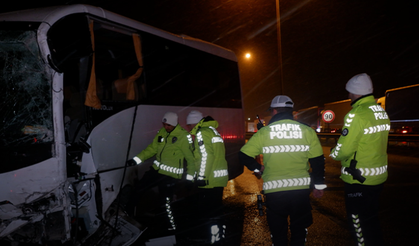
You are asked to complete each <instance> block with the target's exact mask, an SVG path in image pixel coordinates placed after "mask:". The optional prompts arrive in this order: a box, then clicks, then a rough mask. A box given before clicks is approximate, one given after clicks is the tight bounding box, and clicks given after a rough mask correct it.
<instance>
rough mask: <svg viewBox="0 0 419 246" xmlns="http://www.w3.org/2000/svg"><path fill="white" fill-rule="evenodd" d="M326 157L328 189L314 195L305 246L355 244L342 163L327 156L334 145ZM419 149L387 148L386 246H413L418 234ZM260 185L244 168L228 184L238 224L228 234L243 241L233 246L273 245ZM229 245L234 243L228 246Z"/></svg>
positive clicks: (326, 150) (327, 148)
mask: <svg viewBox="0 0 419 246" xmlns="http://www.w3.org/2000/svg"><path fill="white" fill-rule="evenodd" d="M324 145H325V146H324V147H323V151H324V154H325V156H326V173H325V177H326V183H327V185H328V188H327V190H326V192H325V195H324V196H323V197H322V198H321V199H315V198H313V197H311V200H312V207H313V219H314V223H313V225H312V226H311V227H309V230H308V237H307V240H308V242H307V246H318V245H331V246H346V245H352V241H351V238H350V237H349V232H348V227H347V224H346V214H345V203H344V192H343V182H342V181H341V180H340V179H339V175H340V163H339V162H336V161H333V160H332V159H330V158H329V157H328V155H329V152H330V144H324ZM418 150H419V149H418V148H413V147H407V146H395V145H392V146H390V147H389V167H388V171H389V178H388V180H387V182H386V183H385V185H384V190H383V193H382V196H381V210H380V219H381V223H382V229H383V233H384V237H385V242H386V245H398V246H399V245H415V244H417V232H418V231H419V224H418V223H417V221H419V210H418V208H419V197H418V192H417V190H418V188H419V181H418V178H417V177H418V174H419V154H418V152H419V151H418ZM261 187H262V181H261V180H257V179H256V178H255V177H254V176H253V175H252V173H251V172H250V171H248V170H247V169H246V168H245V171H244V173H243V174H242V175H240V176H239V177H237V178H236V179H234V180H232V181H230V182H229V185H228V186H227V187H226V189H225V191H224V201H225V205H226V207H227V208H228V209H229V210H230V212H231V213H234V211H235V213H236V217H234V216H231V214H230V217H232V218H234V219H236V220H237V221H230V222H235V223H232V227H230V233H231V234H230V236H232V237H235V238H236V239H237V238H238V237H239V236H240V240H239V242H234V244H231V245H242V246H244V245H246V246H247V245H272V243H271V241H270V233H269V229H268V226H267V222H266V216H259V215H258V210H257V207H256V206H257V205H256V196H257V194H259V191H260V189H261ZM240 213H242V216H243V226H242V233H241V235H238V234H239V233H240V232H239V231H238V228H239V227H240V226H238V225H239V221H240ZM229 245H230V244H229Z"/></svg>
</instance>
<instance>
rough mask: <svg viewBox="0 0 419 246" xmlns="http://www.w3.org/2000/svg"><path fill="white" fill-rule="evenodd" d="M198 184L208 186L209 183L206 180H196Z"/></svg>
mask: <svg viewBox="0 0 419 246" xmlns="http://www.w3.org/2000/svg"><path fill="white" fill-rule="evenodd" d="M194 183H195V184H196V186H198V187H199V186H206V185H207V181H206V180H195V182H194Z"/></svg>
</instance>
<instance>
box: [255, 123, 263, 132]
mask: <svg viewBox="0 0 419 246" xmlns="http://www.w3.org/2000/svg"><path fill="white" fill-rule="evenodd" d="M256 127H257V128H258V130H260V129H261V128H262V127H263V124H262V122H259V123H258V124H257V125H256Z"/></svg>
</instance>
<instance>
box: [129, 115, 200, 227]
mask: <svg viewBox="0 0 419 246" xmlns="http://www.w3.org/2000/svg"><path fill="white" fill-rule="evenodd" d="M162 124H163V127H162V128H161V129H160V130H159V131H158V133H157V135H156V136H155V137H154V139H153V142H152V143H151V144H149V145H148V146H147V148H145V149H144V150H143V151H141V152H140V153H139V154H138V155H137V156H135V157H134V158H133V159H131V160H129V161H128V165H141V163H143V162H144V161H145V160H147V159H149V158H151V157H154V156H155V158H156V159H155V160H154V163H153V165H152V166H151V167H150V170H149V171H147V172H146V173H145V174H144V176H143V177H142V179H141V180H140V182H138V183H137V184H136V187H135V192H136V193H137V195H136V198H137V200H138V197H139V195H140V194H142V193H143V192H144V190H146V189H147V188H150V187H152V186H153V184H154V185H158V186H159V191H160V193H161V194H160V195H161V197H162V198H163V199H164V200H165V201H164V202H165V206H166V211H167V215H168V218H169V221H170V224H169V225H168V226H169V227H168V229H170V230H175V229H176V222H175V219H174V216H173V213H172V209H171V202H172V197H173V193H174V189H173V188H174V185H175V184H176V183H177V182H179V180H182V179H183V180H185V179H186V180H190V181H191V182H192V179H193V174H194V173H195V169H194V161H195V159H194V156H193V152H192V151H193V146H192V136H191V135H190V134H189V133H188V132H187V131H186V130H185V129H183V128H182V127H181V126H180V125H179V124H178V115H177V114H176V113H174V112H167V113H166V114H165V115H164V116H163V118H162ZM185 170H186V172H185ZM134 203H135V202H134Z"/></svg>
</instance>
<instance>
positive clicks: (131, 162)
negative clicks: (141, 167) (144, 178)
mask: <svg viewBox="0 0 419 246" xmlns="http://www.w3.org/2000/svg"><path fill="white" fill-rule="evenodd" d="M135 165H137V162H136V161H134V159H131V160H128V161H127V166H129V167H132V166H135Z"/></svg>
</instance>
